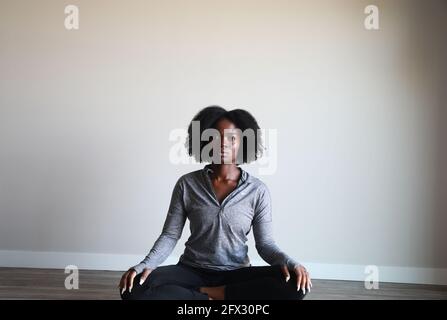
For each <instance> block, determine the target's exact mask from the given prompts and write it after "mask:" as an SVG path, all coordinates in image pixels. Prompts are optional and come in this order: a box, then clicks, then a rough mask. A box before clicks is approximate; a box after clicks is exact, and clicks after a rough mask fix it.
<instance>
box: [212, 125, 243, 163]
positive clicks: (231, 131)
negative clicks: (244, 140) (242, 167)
mask: <svg viewBox="0 0 447 320" xmlns="http://www.w3.org/2000/svg"><path fill="white" fill-rule="evenodd" d="M215 128H216V130H217V131H219V134H220V150H219V151H220V163H222V164H230V163H236V159H237V155H238V151H239V146H240V143H241V137H240V130H239V129H238V128H237V127H236V125H235V124H234V123H233V122H231V121H230V120H228V119H226V118H222V119H220V120H219V121H218V122H217V123H216V126H215Z"/></svg>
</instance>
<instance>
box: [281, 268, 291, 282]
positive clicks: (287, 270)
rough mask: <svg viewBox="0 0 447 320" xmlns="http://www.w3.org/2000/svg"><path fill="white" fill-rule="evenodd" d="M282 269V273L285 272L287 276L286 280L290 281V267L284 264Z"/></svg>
mask: <svg viewBox="0 0 447 320" xmlns="http://www.w3.org/2000/svg"><path fill="white" fill-rule="evenodd" d="M281 270H282V273H283V274H284V277H285V278H286V282H288V281H289V279H290V273H289V269H288V268H287V266H286V265H283V266H282V267H281Z"/></svg>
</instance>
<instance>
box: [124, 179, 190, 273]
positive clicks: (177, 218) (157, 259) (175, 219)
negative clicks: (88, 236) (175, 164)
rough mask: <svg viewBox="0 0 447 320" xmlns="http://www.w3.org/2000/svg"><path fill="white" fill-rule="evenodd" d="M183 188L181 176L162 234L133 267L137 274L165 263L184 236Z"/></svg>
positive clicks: (173, 193) (175, 188)
mask: <svg viewBox="0 0 447 320" xmlns="http://www.w3.org/2000/svg"><path fill="white" fill-rule="evenodd" d="M183 190H184V189H183V184H182V181H181V178H180V179H179V180H178V181H177V183H176V184H175V186H174V190H173V191H172V195H171V201H170V204H169V209H168V213H167V216H166V220H165V222H164V225H163V230H162V232H161V235H160V236H159V237H158V239H157V240H156V241H155V243H154V245H153V247H152V249H151V250H150V252H149V253H148V254H147V256H146V257H145V258H144V260H143V261H141V262H140V263H139V264H137V265H136V266H133V267H132V268H131V269H134V270H135V271H136V272H137V274H139V273H141V272H142V271H143V270H144V269H145V268H149V269H155V268H156V267H158V266H159V265H160V264H161V263H163V262H164V261H165V260H166V258H167V257H168V256H169V255H170V254H171V252H172V250H174V247H175V245H176V244H177V242H178V240H179V239H180V237H181V236H182V232H183V227H184V226H185V222H186V211H185V206H184V202H183Z"/></svg>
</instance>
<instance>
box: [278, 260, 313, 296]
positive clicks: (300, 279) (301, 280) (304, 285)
mask: <svg viewBox="0 0 447 320" xmlns="http://www.w3.org/2000/svg"><path fill="white" fill-rule="evenodd" d="M293 270H294V272H295V274H296V290H297V291H300V289H302V290H303V294H306V289H307V291H308V292H310V288H312V281H311V280H310V275H309V272H307V270H306V268H304V266H302V265H297V266H295V268H294V269H293ZM282 272H283V274H284V276H285V277H286V282H287V281H289V279H290V273H289V268H287V266H286V265H283V266H282Z"/></svg>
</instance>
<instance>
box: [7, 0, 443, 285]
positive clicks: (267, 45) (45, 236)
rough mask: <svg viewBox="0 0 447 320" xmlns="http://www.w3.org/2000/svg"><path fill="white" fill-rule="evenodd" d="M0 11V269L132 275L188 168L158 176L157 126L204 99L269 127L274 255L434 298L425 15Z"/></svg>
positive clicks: (435, 141) (433, 183) (182, 118)
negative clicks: (415, 286)
mask: <svg viewBox="0 0 447 320" xmlns="http://www.w3.org/2000/svg"><path fill="white" fill-rule="evenodd" d="M371 3H373V4H376V5H378V7H379V9H380V30H378V31H367V30H365V28H364V27H363V20H364V18H365V14H364V13H363V10H364V8H365V6H366V5H368V4H371ZM67 4H76V5H78V6H79V9H80V29H79V30H77V31H67V30H65V28H64V7H65V5H67ZM0 6H1V9H0V43H1V46H0V70H1V72H0V108H1V109H0V219H1V220H0V265H3V266H40V267H60V266H64V265H66V264H78V265H80V266H81V267H91V268H99V269H125V268H127V267H128V266H129V265H130V264H133V263H136V262H138V260H139V259H141V258H142V257H143V256H144V255H145V254H146V252H147V251H148V250H149V249H150V247H151V245H152V243H153V241H155V239H156V237H157V236H158V235H159V232H160V231H161V226H162V223H163V221H164V218H165V214H166V210H167V205H168V201H169V196H170V192H171V190H172V187H173V184H174V182H175V180H176V179H177V178H178V177H179V175H181V174H182V173H185V172H188V171H191V170H195V169H197V168H199V167H201V166H197V165H182V166H178V165H173V164H171V163H170V162H169V158H168V156H169V149H170V148H171V146H172V144H173V143H172V142H170V141H168V135H169V133H170V131H171V130H173V129H175V128H186V126H187V124H188V122H189V121H190V119H191V117H192V116H193V115H194V114H195V113H196V112H197V111H198V110H199V109H200V108H202V107H205V106H207V105H210V104H219V105H222V106H224V107H228V108H246V109H247V110H249V111H251V112H252V113H253V114H254V115H255V116H256V117H257V118H258V120H259V122H260V124H261V126H263V127H265V128H274V129H277V130H278V134H279V139H280V143H279V150H278V170H277V172H276V173H275V174H274V175H271V176H260V178H261V179H263V180H264V181H265V182H266V183H267V184H268V185H269V187H270V189H271V191H272V196H273V208H274V221H275V222H274V227H275V234H276V239H277V242H278V244H279V245H280V246H281V247H282V248H283V249H284V250H285V251H286V252H287V253H289V254H290V255H292V256H294V257H295V258H296V259H298V260H299V261H302V262H303V263H307V264H309V265H310V266H311V267H312V268H311V272H313V274H314V276H316V277H322V278H334V279H336V278H344V279H361V277H363V274H362V272H363V269H362V268H363V266H364V265H369V264H373V265H378V266H381V267H383V268H382V269H381V270H383V273H382V276H383V277H382V280H386V281H406V282H427V283H445V284H447V254H446V252H447V250H446V247H445V244H446V243H447V237H446V233H445V231H444V230H443V229H444V227H445V226H446V225H447V221H446V220H447V218H446V214H445V213H446V212H447V209H446V208H447V205H446V203H445V195H446V194H447V193H446V190H447V185H446V182H445V181H447V178H444V179H445V180H442V179H441V177H442V175H441V173H445V166H444V163H445V162H443V159H447V157H445V147H446V146H445V136H446V129H445V121H443V120H442V119H447V117H446V105H445V101H446V98H447V96H446V93H445V84H446V78H445V75H446V72H445V71H447V68H446V62H445V61H444V59H442V58H443V53H444V57H445V56H446V55H445V53H446V52H447V50H446V45H445V34H446V31H447V28H446V24H445V21H446V20H447V5H446V3H445V2H444V1H436V0H433V1H403V0H400V1H356V0H351V1H347V0H346V1H329V0H326V1H322V0H312V1H277V0H275V1H273V0H272V1H245V0H244V1H143V0H141V1H136V0H133V1H126V2H124V1H110V0H108V1H86V0H82V1H79V0H78V1H42V0H41V1H35V2H34V1H33V2H31V1H23V0H20V1H16V0H14V1H13V0H6V1H5V0H2V2H1V4H0ZM443 152H444V155H443ZM442 157H445V158H442ZM247 170H249V171H250V172H252V173H254V174H257V170H256V167H255V166H251V167H247ZM188 234H189V230H188V229H185V231H184V234H183V238H182V240H181V241H180V242H179V244H178V245H177V247H176V249H175V250H174V253H173V254H172V257H171V259H170V260H169V261H168V262H172V261H174V262H175V261H176V260H175V259H176V257H178V256H179V255H180V254H181V253H182V251H183V248H184V246H183V243H184V241H185V240H186V238H187V236H188ZM250 255H251V257H252V259H253V260H257V259H259V257H257V255H256V252H255V249H254V246H253V243H251V248H250ZM405 270H407V271H408V273H405V272H403V271H405ZM402 274H405V276H402Z"/></svg>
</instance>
